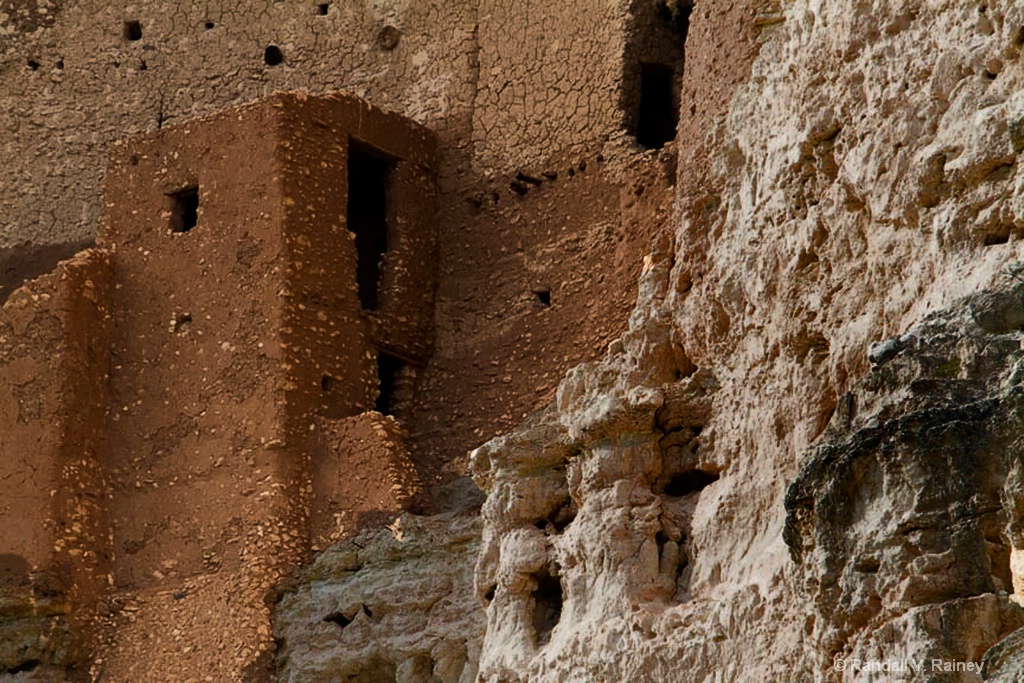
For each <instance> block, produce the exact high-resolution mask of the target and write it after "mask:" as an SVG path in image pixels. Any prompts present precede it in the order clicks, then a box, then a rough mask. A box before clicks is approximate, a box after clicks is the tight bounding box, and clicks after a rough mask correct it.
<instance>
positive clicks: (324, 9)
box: [316, 2, 331, 17]
mask: <svg viewBox="0 0 1024 683" xmlns="http://www.w3.org/2000/svg"><path fill="white" fill-rule="evenodd" d="M330 11H331V3H329V2H322V3H320V4H319V5H317V6H316V13H317V14H319V15H320V16H321V17H326V16H327V13H328V12H330Z"/></svg>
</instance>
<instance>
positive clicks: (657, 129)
mask: <svg viewBox="0 0 1024 683" xmlns="http://www.w3.org/2000/svg"><path fill="white" fill-rule="evenodd" d="M678 123H679V108H678V105H677V104H676V98H675V69H673V68H672V67H671V66H669V65H667V64H656V63H653V62H649V63H642V64H640V104H639V107H638V111H637V114H636V141H637V143H638V144H640V145H641V146H643V147H645V148H647V149H660V148H662V147H664V146H665V143H667V142H670V141H671V140H673V139H675V136H676V126H677V125H678Z"/></svg>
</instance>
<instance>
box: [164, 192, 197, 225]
mask: <svg viewBox="0 0 1024 683" xmlns="http://www.w3.org/2000/svg"><path fill="white" fill-rule="evenodd" d="M167 196H168V197H169V198H170V200H171V232H174V233H181V232H188V231H189V230H191V229H192V228H194V227H196V224H197V223H198V222H199V187H198V186H197V185H193V186H191V187H186V188H185V189H183V190H179V191H177V192H173V193H171V194H169V195H167Z"/></svg>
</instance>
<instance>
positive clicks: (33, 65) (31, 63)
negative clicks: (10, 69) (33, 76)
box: [25, 59, 39, 71]
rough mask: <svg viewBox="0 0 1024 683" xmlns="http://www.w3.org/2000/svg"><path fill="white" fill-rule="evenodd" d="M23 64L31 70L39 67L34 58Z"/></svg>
mask: <svg viewBox="0 0 1024 683" xmlns="http://www.w3.org/2000/svg"><path fill="white" fill-rule="evenodd" d="M25 66H27V67H28V68H29V69H31V70H32V71H35V70H36V69H38V68H39V62H37V61H36V60H34V59H30V60H28V61H27V62H25Z"/></svg>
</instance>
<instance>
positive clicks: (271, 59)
mask: <svg viewBox="0 0 1024 683" xmlns="http://www.w3.org/2000/svg"><path fill="white" fill-rule="evenodd" d="M283 61H284V53H283V52H281V48H279V47H278V46H277V45H267V49H265V50H264V51H263V63H264V64H266V65H267V66H277V65H278V64H280V63H281V62H283Z"/></svg>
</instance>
